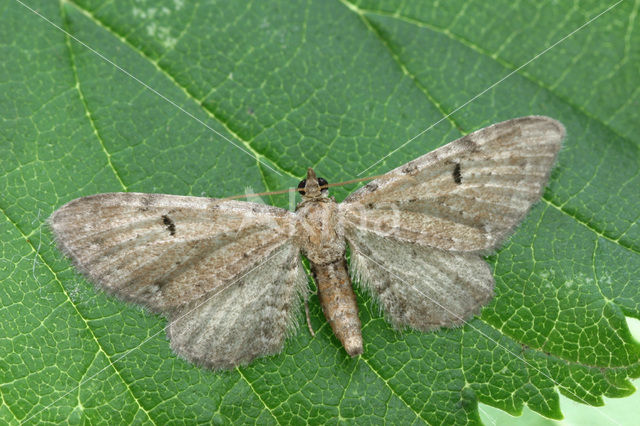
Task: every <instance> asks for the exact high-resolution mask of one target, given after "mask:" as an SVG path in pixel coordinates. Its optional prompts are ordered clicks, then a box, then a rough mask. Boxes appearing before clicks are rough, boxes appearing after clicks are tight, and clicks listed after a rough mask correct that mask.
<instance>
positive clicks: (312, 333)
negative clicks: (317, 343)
mask: <svg viewBox="0 0 640 426" xmlns="http://www.w3.org/2000/svg"><path fill="white" fill-rule="evenodd" d="M304 313H305V314H306V315H307V327H309V333H311V337H316V333H315V332H314V331H313V327H312V326H311V318H309V298H308V297H307V294H306V293H305V295H304Z"/></svg>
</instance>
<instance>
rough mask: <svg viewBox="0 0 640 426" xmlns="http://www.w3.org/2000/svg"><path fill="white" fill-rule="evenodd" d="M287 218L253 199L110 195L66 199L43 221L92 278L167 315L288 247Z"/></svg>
mask: <svg viewBox="0 0 640 426" xmlns="http://www.w3.org/2000/svg"><path fill="white" fill-rule="evenodd" d="M293 220H294V215H293V214H292V213H291V212H289V211H287V210H283V209H279V208H276V207H272V206H267V205H263V204H257V203H245V202H240V201H220V200H216V199H211V198H201V197H184V196H176V195H164V194H141V193H111V194H98V195H92V196H89V197H84V198H78V199H76V200H73V201H71V202H69V203H67V204H65V205H64V206H62V207H61V208H60V209H58V210H56V211H55V212H54V213H53V214H52V216H51V218H50V219H49V223H50V226H51V228H52V230H53V233H54V235H55V238H56V242H57V244H58V246H59V247H60V248H61V250H62V251H63V252H64V253H65V254H67V255H68V256H69V257H70V258H71V260H72V261H73V263H74V264H75V265H76V266H77V268H78V269H79V270H80V271H81V272H82V273H84V274H85V275H86V276H87V277H88V278H89V279H90V280H91V281H92V282H94V283H96V284H98V285H99V287H101V288H102V289H104V290H106V291H107V292H109V293H113V294H115V295H116V296H118V297H119V298H121V299H123V300H126V301H130V302H135V303H139V304H142V305H144V306H146V307H148V308H149V309H151V310H152V311H155V312H161V313H165V314H167V313H170V312H173V311H174V310H175V309H177V308H179V307H181V306H182V305H186V304H189V303H190V302H192V301H194V300H197V299H200V298H201V297H202V296H204V295H207V294H211V293H212V292H214V291H216V290H217V289H219V288H221V287H222V286H224V285H225V284H228V283H229V282H232V281H233V280H234V279H236V278H238V277H240V276H242V275H243V274H245V273H247V271H250V270H252V268H255V267H256V265H259V264H260V263H261V262H263V261H264V260H265V259H267V258H268V257H269V256H271V255H272V254H273V253H275V252H276V251H277V250H279V249H280V248H282V247H283V246H286V245H291V239H292V232H293V223H294V222H293Z"/></svg>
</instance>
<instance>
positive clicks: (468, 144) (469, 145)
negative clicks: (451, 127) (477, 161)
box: [459, 133, 478, 152]
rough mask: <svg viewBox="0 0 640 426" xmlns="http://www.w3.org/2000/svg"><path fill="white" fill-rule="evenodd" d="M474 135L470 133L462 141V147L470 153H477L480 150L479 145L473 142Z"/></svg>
mask: <svg viewBox="0 0 640 426" xmlns="http://www.w3.org/2000/svg"><path fill="white" fill-rule="evenodd" d="M474 136H475V134H474V133H470V134H468V135H467V136H465V137H463V138H462V139H460V142H459V143H460V145H462V146H464V147H465V150H467V151H469V152H476V151H477V150H478V144H477V143H476V142H475V141H474V140H473V137H474Z"/></svg>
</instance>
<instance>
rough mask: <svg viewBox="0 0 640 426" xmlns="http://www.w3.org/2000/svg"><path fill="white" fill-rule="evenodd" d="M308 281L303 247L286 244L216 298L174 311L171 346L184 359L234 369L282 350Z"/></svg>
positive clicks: (294, 323) (170, 319) (212, 296)
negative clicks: (302, 255) (302, 251)
mask: <svg viewBox="0 0 640 426" xmlns="http://www.w3.org/2000/svg"><path fill="white" fill-rule="evenodd" d="M306 285H307V277H306V274H305V272H304V270H303V268H302V264H301V262H300V257H299V255H298V249H297V248H296V247H294V246H292V245H285V246H283V247H281V248H280V249H278V250H277V251H276V252H275V253H273V254H272V255H271V256H269V257H266V258H265V259H264V260H263V262H262V263H261V264H259V265H258V266H256V267H254V268H253V269H251V270H249V271H247V272H246V273H245V274H243V275H241V276H240V277H238V278H237V280H236V281H235V282H233V283H231V285H230V286H229V287H228V289H225V290H224V291H221V292H219V293H217V294H212V295H205V296H203V297H202V298H200V299H197V300H193V301H191V302H190V303H189V304H188V305H184V306H182V307H180V308H179V309H177V310H175V311H172V312H171V315H170V317H169V323H168V325H167V335H168V336H169V338H170V339H171V347H172V348H173V350H174V351H175V352H176V353H177V354H178V355H180V356H182V357H183V358H185V359H187V360H189V361H191V362H193V363H195V364H198V365H204V366H206V367H209V368H213V369H229V368H233V367H235V366H237V365H245V364H248V363H250V362H251V361H252V360H253V359H254V358H256V357H259V356H265V355H272V354H275V353H278V352H280V351H281V350H282V347H283V344H284V341H285V339H286V337H287V335H289V334H290V333H291V331H292V330H293V329H295V326H296V324H297V322H296V321H295V315H293V313H294V312H297V311H298V309H297V308H298V307H299V306H300V303H299V302H300V300H299V294H301V293H302V292H303V291H306Z"/></svg>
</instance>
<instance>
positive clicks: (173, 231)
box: [162, 214, 176, 235]
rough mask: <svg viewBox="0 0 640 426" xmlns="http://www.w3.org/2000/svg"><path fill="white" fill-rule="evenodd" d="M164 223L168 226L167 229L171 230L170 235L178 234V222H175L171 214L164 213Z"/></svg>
mask: <svg viewBox="0 0 640 426" xmlns="http://www.w3.org/2000/svg"><path fill="white" fill-rule="evenodd" d="M162 223H163V224H164V226H165V227H166V228H167V231H169V235H176V224H175V223H174V222H173V220H172V219H171V218H170V217H169V216H167V215H166V214H163V215H162Z"/></svg>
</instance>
